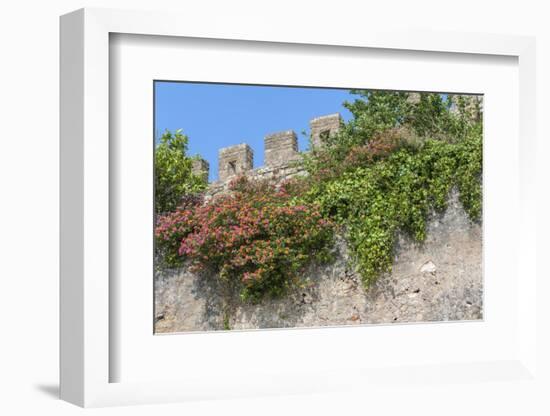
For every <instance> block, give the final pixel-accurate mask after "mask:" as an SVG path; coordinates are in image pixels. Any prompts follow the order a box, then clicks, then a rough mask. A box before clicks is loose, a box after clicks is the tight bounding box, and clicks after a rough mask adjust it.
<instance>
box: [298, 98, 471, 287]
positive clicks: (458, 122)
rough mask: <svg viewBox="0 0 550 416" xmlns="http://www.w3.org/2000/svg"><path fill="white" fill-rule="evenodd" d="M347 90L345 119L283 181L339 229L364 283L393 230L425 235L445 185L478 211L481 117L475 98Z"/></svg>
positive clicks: (386, 261)
mask: <svg viewBox="0 0 550 416" xmlns="http://www.w3.org/2000/svg"><path fill="white" fill-rule="evenodd" d="M355 93H356V94H357V95H358V96H359V99H357V100H356V101H355V102H353V103H346V107H347V108H348V109H349V110H350V111H351V112H352V114H353V116H354V117H353V119H352V120H351V121H350V122H348V123H347V124H345V125H344V126H342V128H341V131H340V133H339V134H337V135H335V136H331V137H328V138H326V139H325V142H324V146H323V147H322V148H320V149H314V150H313V151H312V152H311V153H310V154H309V155H308V156H306V158H305V163H306V168H307V169H308V171H309V173H310V175H309V176H308V177H307V178H305V179H303V180H299V181H295V182H302V183H294V184H292V186H289V187H288V189H295V190H296V192H294V198H295V200H296V201H300V200H305V201H308V202H309V203H315V204H318V205H319V206H320V207H321V212H322V214H323V216H325V217H326V218H329V219H331V220H332V221H334V222H336V223H338V224H340V225H342V226H343V227H344V228H345V229H346V234H347V240H348V244H349V246H350V248H351V251H352V253H353V255H354V258H355V264H356V265H357V268H358V270H359V272H360V273H361V276H362V279H363V282H364V284H365V286H368V285H369V284H370V283H371V282H372V281H373V280H374V279H375V278H376V277H377V276H378V275H379V274H380V273H382V272H385V271H390V270H391V266H392V263H393V257H394V246H395V239H396V238H397V233H398V232H399V231H405V232H407V233H409V234H410V235H411V236H413V237H414V238H415V239H416V240H417V241H419V242H421V241H423V240H424V239H425V237H426V220H427V217H428V214H429V212H430V211H432V210H437V211H442V210H444V209H445V208H446V204H447V199H448V195H449V191H450V189H451V188H452V187H457V188H458V190H459V191H460V195H459V198H460V201H461V202H462V204H463V206H464V208H465V209H466V211H467V212H468V214H469V216H470V218H471V219H472V220H479V219H480V217H481V208H482V204H481V197H482V189H481V173H482V125H481V112H480V107H479V101H478V100H477V99H476V98H472V97H450V96H449V97H447V98H446V99H444V97H443V96H441V95H440V94H416V96H413V95H412V94H409V93H401V92H385V91H356V92H355ZM453 105H455V106H456V109H455V110H454V111H451V108H452V106H453Z"/></svg>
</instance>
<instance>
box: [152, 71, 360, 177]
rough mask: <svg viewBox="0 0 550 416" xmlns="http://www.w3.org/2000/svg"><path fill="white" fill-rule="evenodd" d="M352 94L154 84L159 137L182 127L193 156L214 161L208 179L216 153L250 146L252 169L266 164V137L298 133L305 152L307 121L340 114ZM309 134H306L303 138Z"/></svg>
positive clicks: (214, 169) (214, 172)
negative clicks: (276, 133) (223, 148)
mask: <svg viewBox="0 0 550 416" xmlns="http://www.w3.org/2000/svg"><path fill="white" fill-rule="evenodd" d="M353 99H354V96H353V95H351V94H350V93H349V90H342V89H326V88H296V87H267V86H250V85H230V84H202V83H186V82H164V81H163V82H159V81H157V82H155V135H156V137H157V138H158V137H160V135H162V132H164V130H165V129H169V130H172V131H175V130H177V129H180V128H181V129H182V130H183V132H184V133H185V134H186V135H187V136H188V137H189V154H190V155H196V154H199V155H201V156H202V157H203V158H204V159H206V160H207V161H208V162H209V163H210V180H211V181H212V180H215V179H217V177H218V149H219V148H220V147H226V146H231V145H234V144H239V143H248V144H249V145H250V146H251V147H252V149H253V150H254V167H258V166H262V165H263V152H264V144H263V141H264V136H265V135H266V134H269V133H274V132H277V131H282V130H290V129H292V130H294V131H295V132H296V134H297V135H298V144H299V148H300V150H306V149H307V146H308V137H309V120H310V119H311V118H313V117H318V116H322V115H326V114H330V113H336V112H339V113H340V114H341V115H342V117H343V118H344V120H346V121H347V120H349V119H350V118H351V114H350V112H349V111H348V110H346V109H345V108H344V107H343V106H342V103H343V102H344V101H345V100H348V101H352V100H353ZM302 131H306V134H307V135H308V136H303V135H302V134H301V132H302Z"/></svg>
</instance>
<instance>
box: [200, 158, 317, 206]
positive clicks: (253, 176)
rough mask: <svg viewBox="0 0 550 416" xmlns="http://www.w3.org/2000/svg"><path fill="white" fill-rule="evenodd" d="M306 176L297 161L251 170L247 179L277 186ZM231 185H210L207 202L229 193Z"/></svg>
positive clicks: (213, 183)
mask: <svg viewBox="0 0 550 416" xmlns="http://www.w3.org/2000/svg"><path fill="white" fill-rule="evenodd" d="M306 174H307V172H306V171H305V169H304V167H303V166H302V164H301V163H300V160H299V159H296V160H295V161H294V162H293V163H287V164H284V165H279V166H267V167H261V168H257V169H253V170H250V171H248V172H247V174H246V177H247V178H248V179H249V180H251V181H267V182H269V183H271V184H273V185H275V186H277V185H280V184H281V183H283V182H284V181H285V180H288V179H290V178H293V177H296V176H302V175H306ZM229 184H230V181H229V180H226V181H216V182H212V183H210V185H209V186H208V189H207V190H206V195H205V199H206V201H209V200H210V199H212V198H213V197H216V196H218V195H220V194H223V193H225V192H227V191H228V188H229Z"/></svg>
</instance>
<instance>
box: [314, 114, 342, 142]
mask: <svg viewBox="0 0 550 416" xmlns="http://www.w3.org/2000/svg"><path fill="white" fill-rule="evenodd" d="M341 124H342V117H341V116H340V114H339V113H335V114H329V115H326V116H321V117H316V118H313V119H311V120H310V121H309V127H310V130H311V147H312V148H316V147H320V146H321V145H322V142H323V137H324V136H329V137H330V136H333V135H334V134H336V133H338V131H339V130H340V126H341Z"/></svg>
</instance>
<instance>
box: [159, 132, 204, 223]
mask: <svg viewBox="0 0 550 416" xmlns="http://www.w3.org/2000/svg"><path fill="white" fill-rule="evenodd" d="M188 141H189V139H188V138H187V136H185V135H184V134H182V132H181V130H177V131H176V132H175V133H172V132H170V131H168V130H167V131H166V132H165V133H164V134H163V135H162V137H161V138H160V142H159V143H158V145H157V146H156V149H155V212H156V213H157V214H160V213H164V212H168V211H172V210H174V209H175V208H176V207H177V206H178V205H179V204H180V200H181V198H182V197H184V195H186V194H189V193H191V194H193V193H197V192H200V191H201V190H203V189H205V188H206V185H207V183H206V180H205V179H204V178H202V177H199V176H196V175H193V174H192V171H191V169H192V161H193V158H191V157H189V156H187V144H188Z"/></svg>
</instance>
